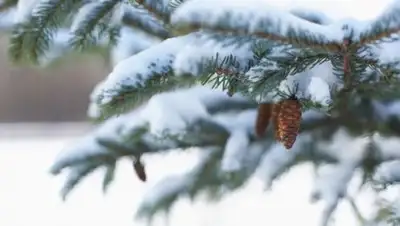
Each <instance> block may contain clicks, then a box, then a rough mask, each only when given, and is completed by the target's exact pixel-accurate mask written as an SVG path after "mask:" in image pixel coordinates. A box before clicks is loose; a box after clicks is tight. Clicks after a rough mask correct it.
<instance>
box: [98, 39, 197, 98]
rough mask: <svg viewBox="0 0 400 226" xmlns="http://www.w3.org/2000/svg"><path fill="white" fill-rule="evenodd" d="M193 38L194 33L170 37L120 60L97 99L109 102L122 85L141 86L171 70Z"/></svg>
mask: <svg viewBox="0 0 400 226" xmlns="http://www.w3.org/2000/svg"><path fill="white" fill-rule="evenodd" d="M192 40H193V34H189V35H186V36H180V37H176V38H170V39H167V40H165V41H163V42H162V43H160V44H159V45H156V46H153V47H150V48H148V49H146V50H144V51H142V52H140V53H138V54H136V55H133V56H131V57H129V58H127V59H125V60H123V61H121V62H119V63H118V64H117V65H116V66H115V67H114V69H113V71H112V72H111V73H110V74H109V75H108V77H107V79H106V80H105V81H104V83H103V84H102V87H101V90H102V91H101V96H98V98H97V100H99V103H100V104H107V103H108V102H110V101H111V100H112V99H113V97H114V96H115V95H118V93H119V91H120V89H121V88H122V86H131V87H137V88H140V87H142V86H144V84H145V82H147V81H148V80H149V79H151V78H152V77H153V76H154V75H155V74H159V75H160V74H161V75H162V74H166V73H168V72H170V71H171V68H172V64H173V61H174V59H175V57H176V54H177V52H178V51H180V50H181V49H182V48H183V47H185V46H186V45H188V44H190V43H191V41H192ZM99 89H100V88H99Z"/></svg>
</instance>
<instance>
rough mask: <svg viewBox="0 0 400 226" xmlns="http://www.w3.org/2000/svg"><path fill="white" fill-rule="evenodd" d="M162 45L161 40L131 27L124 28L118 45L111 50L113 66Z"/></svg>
mask: <svg viewBox="0 0 400 226" xmlns="http://www.w3.org/2000/svg"><path fill="white" fill-rule="evenodd" d="M133 40H134V41H133ZM158 43H160V40H158V39H156V38H154V37H151V36H149V35H146V34H144V33H143V32H141V31H139V30H137V29H133V28H130V27H125V26H124V27H122V28H121V33H120V39H119V41H118V43H117V44H116V45H115V46H114V47H112V48H111V60H112V62H111V63H112V65H113V66H116V65H117V64H118V62H120V61H122V60H125V59H127V58H128V57H130V56H132V55H134V54H137V53H139V52H140V51H143V50H145V49H147V48H149V47H150V46H153V45H156V44H158Z"/></svg>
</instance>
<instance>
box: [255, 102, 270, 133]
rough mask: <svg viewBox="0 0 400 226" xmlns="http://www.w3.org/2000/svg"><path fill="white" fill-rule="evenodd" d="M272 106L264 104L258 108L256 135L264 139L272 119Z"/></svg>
mask: <svg viewBox="0 0 400 226" xmlns="http://www.w3.org/2000/svg"><path fill="white" fill-rule="evenodd" d="M271 113H272V104H271V103H262V104H260V105H259V106H258V111H257V119H256V126H255V128H256V135H257V136H258V137H262V136H264V134H265V130H267V127H268V124H269V121H270V119H271Z"/></svg>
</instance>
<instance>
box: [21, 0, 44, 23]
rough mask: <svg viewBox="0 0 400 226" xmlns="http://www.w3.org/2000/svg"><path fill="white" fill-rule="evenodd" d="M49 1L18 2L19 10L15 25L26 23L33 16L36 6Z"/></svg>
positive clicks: (22, 0)
mask: <svg viewBox="0 0 400 226" xmlns="http://www.w3.org/2000/svg"><path fill="white" fill-rule="evenodd" d="M42 1H47V0H18V3H17V10H16V13H15V17H14V22H15V23H24V22H26V20H28V19H29V17H30V16H31V14H32V11H33V9H34V8H35V7H36V5H37V4H38V3H40V2H42Z"/></svg>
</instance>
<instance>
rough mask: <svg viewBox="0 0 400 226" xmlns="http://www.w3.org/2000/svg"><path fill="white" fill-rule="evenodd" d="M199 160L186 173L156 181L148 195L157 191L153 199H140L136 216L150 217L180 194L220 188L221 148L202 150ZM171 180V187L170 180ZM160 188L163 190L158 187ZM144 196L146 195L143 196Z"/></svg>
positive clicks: (190, 194)
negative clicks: (161, 190) (160, 190)
mask: <svg viewBox="0 0 400 226" xmlns="http://www.w3.org/2000/svg"><path fill="white" fill-rule="evenodd" d="M202 151H203V152H202V153H201V154H202V155H201V156H200V160H199V162H198V163H197V164H196V165H195V166H194V167H193V169H192V170H190V171H189V172H188V173H186V174H183V175H179V176H170V177H167V178H165V179H164V180H162V181H160V182H158V183H157V184H156V185H155V187H154V188H153V189H152V190H153V191H152V190H150V193H149V195H154V193H153V192H157V193H156V194H159V195H158V196H156V197H154V198H153V199H151V200H150V199H146V198H144V200H143V201H142V203H141V204H140V205H139V208H138V210H137V212H136V218H145V219H152V218H153V217H154V216H155V215H156V214H157V213H159V212H161V211H165V210H169V209H171V207H172V206H173V204H174V203H175V202H176V201H177V200H178V199H179V197H180V196H186V195H189V196H190V197H195V196H196V195H197V194H198V193H199V192H201V191H204V190H206V191H207V190H208V191H215V190H221V188H220V185H221V182H222V180H221V177H220V176H219V175H218V173H216V172H217V171H218V170H219V169H218V168H219V163H220V160H221V158H222V153H223V152H222V150H221V149H219V148H211V149H206V150H202ZM172 181H173V187H171V182H172ZM160 188H162V189H163V192H159V191H158V189H160ZM145 197H146V196H145Z"/></svg>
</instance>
